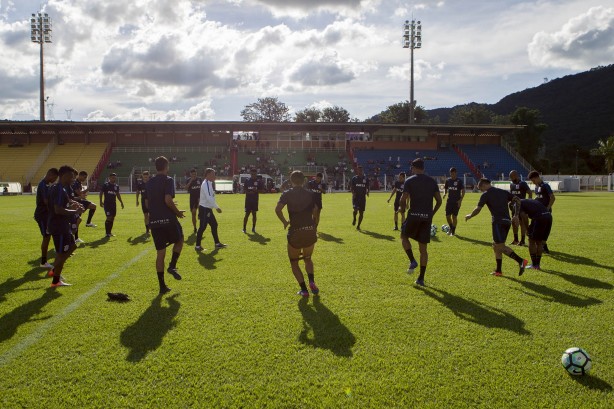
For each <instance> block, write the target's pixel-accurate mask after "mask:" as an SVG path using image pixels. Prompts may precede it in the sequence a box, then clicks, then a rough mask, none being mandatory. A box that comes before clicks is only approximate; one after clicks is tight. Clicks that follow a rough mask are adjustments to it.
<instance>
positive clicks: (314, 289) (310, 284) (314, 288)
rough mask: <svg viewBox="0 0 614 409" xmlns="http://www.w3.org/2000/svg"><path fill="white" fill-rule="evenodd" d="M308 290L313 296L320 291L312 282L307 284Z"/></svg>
mask: <svg viewBox="0 0 614 409" xmlns="http://www.w3.org/2000/svg"><path fill="white" fill-rule="evenodd" d="M309 289H310V290H311V293H312V294H313V295H318V294H319V293H320V289H319V288H318V286H317V285H316V283H314V282H311V283H309Z"/></svg>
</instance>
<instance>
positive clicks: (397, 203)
mask: <svg viewBox="0 0 614 409" xmlns="http://www.w3.org/2000/svg"><path fill="white" fill-rule="evenodd" d="M399 207H401V198H400V197H399V196H397V197H395V198H394V211H395V212H398V211H399Z"/></svg>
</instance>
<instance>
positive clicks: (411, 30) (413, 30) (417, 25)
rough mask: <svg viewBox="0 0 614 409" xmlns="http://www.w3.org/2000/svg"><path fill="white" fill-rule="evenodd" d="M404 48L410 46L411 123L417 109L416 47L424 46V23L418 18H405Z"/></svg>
mask: <svg viewBox="0 0 614 409" xmlns="http://www.w3.org/2000/svg"><path fill="white" fill-rule="evenodd" d="M403 48H409V51H410V52H409V55H410V60H409V69H410V78H409V123H410V124H413V123H414V120H415V118H414V110H415V109H416V101H414V49H416V48H422V23H421V22H420V21H416V20H413V19H412V20H411V21H409V20H405V24H403Z"/></svg>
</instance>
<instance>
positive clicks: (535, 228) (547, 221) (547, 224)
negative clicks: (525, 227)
mask: <svg viewBox="0 0 614 409" xmlns="http://www.w3.org/2000/svg"><path fill="white" fill-rule="evenodd" d="M550 229H552V215H549V214H548V215H543V216H541V217H539V218H537V219H533V220H531V224H530V225H529V231H528V235H529V238H530V239H533V240H535V241H548V236H550Z"/></svg>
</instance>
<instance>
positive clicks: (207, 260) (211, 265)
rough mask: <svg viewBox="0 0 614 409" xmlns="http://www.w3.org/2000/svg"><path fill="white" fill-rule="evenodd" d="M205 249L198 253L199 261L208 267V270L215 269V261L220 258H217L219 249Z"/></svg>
mask: <svg viewBox="0 0 614 409" xmlns="http://www.w3.org/2000/svg"><path fill="white" fill-rule="evenodd" d="M205 251H207V250H204V251H201V252H199V253H198V262H199V263H200V265H201V266H203V267H204V268H206V269H207V270H214V269H216V268H217V267H216V266H215V263H217V262H218V261H220V260H221V259H220V260H218V259H216V258H215V256H216V255H217V253H218V251H219V249H217V248H216V249H213V250H212V251H211V252H210V253H205Z"/></svg>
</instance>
